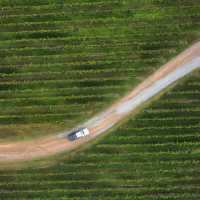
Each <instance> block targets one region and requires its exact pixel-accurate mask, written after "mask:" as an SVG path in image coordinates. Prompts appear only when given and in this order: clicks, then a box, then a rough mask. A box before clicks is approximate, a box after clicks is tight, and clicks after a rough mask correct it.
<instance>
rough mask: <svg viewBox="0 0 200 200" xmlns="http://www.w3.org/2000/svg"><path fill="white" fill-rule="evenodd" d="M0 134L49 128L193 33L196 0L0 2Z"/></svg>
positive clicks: (119, 86) (125, 87)
mask: <svg viewBox="0 0 200 200" xmlns="http://www.w3.org/2000/svg"><path fill="white" fill-rule="evenodd" d="M0 7H1V9H0V16H1V20H0V139H1V140H5V139H8V140H14V139H19V140H22V139H30V138H31V137H36V136H39V135H47V134H53V133H55V132H59V131H62V130H64V129H67V128H71V127H74V126H75V125H77V124H78V123H80V122H82V121H84V120H85V119H87V118H89V117H91V116H93V115H94V114H95V113H97V112H99V111H100V110H102V109H103V108H105V107H108V106H109V105H110V104H111V103H112V102H113V101H115V100H117V99H119V98H120V97H121V96H122V95H124V94H125V93H127V92H128V91H129V90H130V89H132V88H133V87H134V86H135V85H136V84H138V83H139V82H141V81H142V80H144V79H145V78H146V77H147V76H148V75H149V74H151V73H152V72H153V71H155V70H156V69H157V68H158V67H160V66H161V65H162V64H164V63H166V62H167V61H168V60H169V59H170V58H172V57H174V56H175V55H177V54H178V53H179V52H181V51H182V50H183V49H185V48H186V47H188V46H189V45H191V43H193V42H194V41H196V40H197V39H198V38H199V36H200V26H199V19H200V14H199V10H200V5H199V3H198V1H186V0H182V1H180V0H176V1H168V0H167V1H165V0H163V1H161V0H159V1H158V0H147V1H146V0H140V1H139V0H134V1H133V0H125V1H124V0H117V1H115V0H114V1H102V0H101V1H100V0H95V1H91V0H78V1H74V0H70V1H64V0H54V1H53V0H42V1H38V0H36V1H35V0H30V1H26V0H14V1H9V0H1V1H0Z"/></svg>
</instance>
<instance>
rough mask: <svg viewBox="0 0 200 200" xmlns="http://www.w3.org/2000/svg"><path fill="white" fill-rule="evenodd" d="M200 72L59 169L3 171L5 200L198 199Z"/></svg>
mask: <svg viewBox="0 0 200 200" xmlns="http://www.w3.org/2000/svg"><path fill="white" fill-rule="evenodd" d="M199 84H200V71H197V72H195V73H193V75H191V76H189V77H188V78H186V79H184V80H182V81H180V82H179V83H178V84H177V85H176V87H175V88H174V89H173V90H169V91H167V93H166V94H165V95H164V96H162V97H161V98H160V99H159V100H157V101H155V102H153V103H152V104H151V105H150V106H149V107H147V108H145V109H144V110H143V111H142V112H141V113H140V114H139V115H137V116H136V117H134V116H133V117H131V118H130V119H129V120H128V121H127V122H125V123H124V124H123V125H121V126H120V127H119V128H117V129H116V130H114V131H112V133H110V134H109V135H107V136H105V138H104V139H102V140H101V141H100V142H97V143H96V144H94V145H92V146H91V147H89V148H87V149H85V150H84V151H80V152H78V153H74V154H71V156H70V155H67V156H66V155H62V156H60V159H58V161H57V164H54V165H53V166H49V167H48V166H42V167H39V166H40V163H39V162H38V163H37V161H35V163H34V166H37V167H31V168H25V169H15V170H12V169H10V170H8V169H6V170H5V169H4V170H1V173H0V198H1V199H12V198H17V199H28V198H31V199H67V200H72V199H73V200H75V199H76V200H80V199H81V200H82V199H83V200H89V199H91V200H94V199H95V200H97V199H98V200H102V199H103V200H121V199H123V200H134V199H139V200H155V199H157V200H158V199H159V200H166V199H170V200H171V199H172V200H197V199H199V197H200V192H199V191H200V188H199V181H200V167H199V166H200V160H199V152H200V151H199V150H200V131H199V130H200V87H199Z"/></svg>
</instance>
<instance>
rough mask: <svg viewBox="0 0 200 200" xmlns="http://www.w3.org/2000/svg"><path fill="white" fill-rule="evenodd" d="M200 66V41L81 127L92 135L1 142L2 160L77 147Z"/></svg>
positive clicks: (49, 153) (50, 153)
mask: <svg viewBox="0 0 200 200" xmlns="http://www.w3.org/2000/svg"><path fill="white" fill-rule="evenodd" d="M197 68H200V42H198V43H196V44H195V45H193V46H192V47H190V48H189V49H187V50H186V51H184V52H183V53H181V54H180V55H179V56H177V57H176V58H174V59H173V60H171V61H170V62H169V63H167V64H166V65H164V66H162V67H161V68H160V69H159V70H158V71H156V72H155V73H154V74H153V75H151V76H150V77H149V78H147V79H146V80H145V81H144V82H143V83H141V84H140V85H138V86H137V87H136V88H134V89H133V90H132V91H131V92H130V93H129V94H128V95H127V96H125V97H124V98H122V99H121V100H119V101H118V102H117V103H115V104H113V105H112V106H111V107H110V108H109V109H107V110H105V111H104V112H102V113H100V114H99V115H97V116H95V117H93V118H92V119H91V120H89V121H87V122H86V123H84V124H83V125H82V126H83V127H87V128H88V129H89V130H90V132H91V134H90V136H89V137H86V138H83V139H80V140H77V141H73V142H72V141H68V139H67V138H66V135H67V134H68V133H67V132H66V133H61V134H58V135H55V136H51V137H46V138H39V139H34V140H31V141H24V142H14V143H1V144H0V161H16V160H30V159H33V158H38V157H42V156H48V155H53V154H56V153H58V152H62V151H65V150H72V149H74V148H77V147H78V146H79V145H81V144H83V143H85V142H88V141H89V140H92V139H94V138H95V137H97V136H98V135H99V134H102V133H103V132H105V131H106V130H108V129H109V128H110V127H112V126H113V125H115V124H116V123H117V122H119V121H120V120H121V119H122V118H124V117H125V116H127V115H128V114H130V113H131V112H132V111H134V110H135V109H136V108H137V107H138V106H140V105H142V103H144V102H146V101H147V100H149V99H150V98H151V97H153V96H155V95H156V94H158V93H159V92H160V91H162V90H163V89H165V88H166V87H167V86H169V85H170V84H172V83H174V82H175V81H177V80H178V79H180V78H182V77H183V76H185V75H186V74H189V73H190V72H192V71H193V70H195V69H197Z"/></svg>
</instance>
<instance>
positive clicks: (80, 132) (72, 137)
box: [67, 128, 90, 141]
mask: <svg viewBox="0 0 200 200" xmlns="http://www.w3.org/2000/svg"><path fill="white" fill-rule="evenodd" d="M89 134H90V131H89V130H88V128H80V129H78V130H76V131H73V132H71V133H70V134H69V135H68V136H67V137H68V139H69V140H71V141H73V140H76V139H79V138H81V137H85V136H87V135H89Z"/></svg>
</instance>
